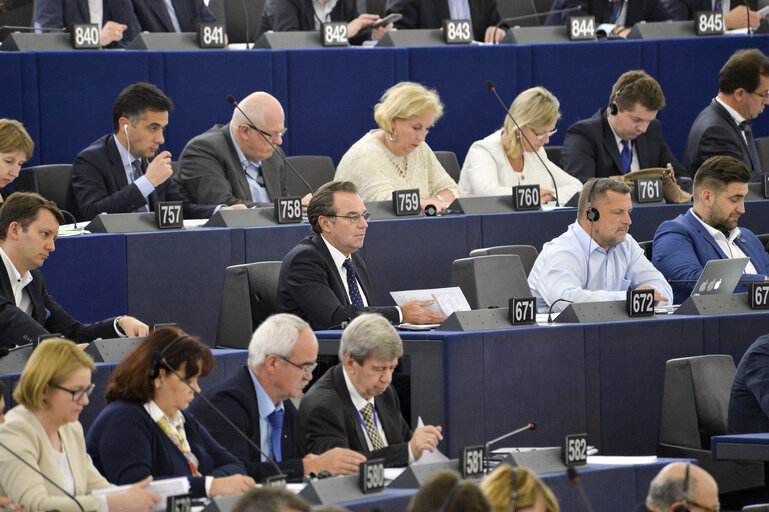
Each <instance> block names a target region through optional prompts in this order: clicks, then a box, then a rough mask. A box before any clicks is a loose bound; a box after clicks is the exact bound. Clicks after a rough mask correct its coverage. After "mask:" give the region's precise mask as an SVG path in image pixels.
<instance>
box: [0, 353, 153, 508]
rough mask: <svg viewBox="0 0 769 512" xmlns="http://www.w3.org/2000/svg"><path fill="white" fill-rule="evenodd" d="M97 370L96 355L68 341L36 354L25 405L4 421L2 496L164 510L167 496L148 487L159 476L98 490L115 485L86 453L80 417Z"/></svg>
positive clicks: (58, 504) (23, 385)
mask: <svg viewBox="0 0 769 512" xmlns="http://www.w3.org/2000/svg"><path fill="white" fill-rule="evenodd" d="M93 369H94V364H93V360H92V359H91V358H90V357H89V356H88V355H87V354H86V353H85V352H83V351H82V350H81V349H80V348H78V346H77V345H75V344H74V343H73V342H71V341H69V340H65V339H63V338H53V339H48V340H45V341H44V342H43V343H41V344H40V345H39V346H38V347H37V348H36V349H35V351H34V352H32V355H31V356H30V358H29V360H28V361H27V364H26V365H25V366H24V371H23V372H22V374H21V379H20V380H19V384H18V386H17V387H16V390H15V391H14V393H13V397H14V398H15V399H16V401H17V402H18V403H19V405H17V406H16V407H14V408H13V409H11V410H10V411H9V412H8V414H6V415H5V417H6V421H5V423H3V424H2V426H0V443H2V446H0V494H2V495H3V496H8V497H10V498H12V499H13V500H14V501H16V502H17V503H19V504H21V505H24V507H25V508H26V509H27V510H59V511H61V512H78V511H82V510H84V509H85V510H95V511H99V512H107V511H108V512H129V511H144V510H152V509H155V508H157V506H158V503H159V502H160V496H158V495H157V494H154V493H151V492H148V491H146V490H144V489H143V488H144V487H146V486H147V485H149V483H150V481H151V478H147V479H144V480H142V481H141V482H139V483H136V484H134V485H132V486H131V487H130V488H128V489H127V490H125V491H122V492H117V493H114V494H110V495H108V496H104V495H101V496H94V495H93V494H92V492H93V491H94V490H97V489H102V488H105V487H112V484H110V483H109V482H108V481H107V480H106V479H105V478H104V477H103V476H102V475H101V474H100V473H99V471H98V470H97V469H96V468H95V467H94V465H93V463H92V462H91V458H90V457H89V456H88V453H86V450H85V439H84V438H83V427H82V426H81V425H80V422H79V421H78V417H79V416H80V412H81V411H82V410H83V407H85V406H86V405H88V397H89V396H90V395H91V393H92V392H93V389H94V385H93V384H92V383H91V372H92V371H93ZM9 449H10V450H13V451H14V452H15V454H16V455H14V454H12V453H11V452H10V451H9ZM20 459H21V460H20ZM30 466H31V467H30ZM33 468H34V469H33ZM41 473H42V474H44V475H46V476H47V477H48V478H50V480H51V481H48V480H46V479H44V478H43V477H42V476H41Z"/></svg>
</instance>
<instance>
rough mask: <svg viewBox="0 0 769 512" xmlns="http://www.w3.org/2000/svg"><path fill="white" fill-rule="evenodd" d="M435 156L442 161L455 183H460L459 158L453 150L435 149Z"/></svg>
mask: <svg viewBox="0 0 769 512" xmlns="http://www.w3.org/2000/svg"><path fill="white" fill-rule="evenodd" d="M435 158H437V159H438V161H439V162H440V163H441V165H442V166H443V168H444V169H446V172H447V173H449V176H451V179H452V180H454V183H459V172H460V168H459V160H457V155H456V154H455V153H454V152H453V151H435Z"/></svg>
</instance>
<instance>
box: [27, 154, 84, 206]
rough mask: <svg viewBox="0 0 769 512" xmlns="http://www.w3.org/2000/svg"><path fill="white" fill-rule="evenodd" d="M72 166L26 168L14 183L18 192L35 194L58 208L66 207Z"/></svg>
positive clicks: (57, 165) (54, 165)
mask: <svg viewBox="0 0 769 512" xmlns="http://www.w3.org/2000/svg"><path fill="white" fill-rule="evenodd" d="M71 173H72V164H52V165H38V166H35V167H26V168H24V169H22V170H21V172H20V173H19V177H18V178H16V181H15V182H14V187H15V188H14V190H16V191H18V192H37V193H38V194H40V195H41V196H43V197H44V198H46V199H48V200H49V201H53V202H54V203H56V206H58V207H59V208H66V207H67V206H66V205H67V186H69V175H70V174H71Z"/></svg>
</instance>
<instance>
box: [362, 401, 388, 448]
mask: <svg viewBox="0 0 769 512" xmlns="http://www.w3.org/2000/svg"><path fill="white" fill-rule="evenodd" d="M360 415H361V417H362V418H363V424H364V425H365V426H366V432H368V438H369V439H371V446H373V447H374V449H375V450H381V449H382V448H384V447H385V444H384V441H382V438H381V437H380V435H379V430H377V428H376V425H374V406H373V405H371V404H370V403H368V404H366V406H365V407H363V409H361V410H360Z"/></svg>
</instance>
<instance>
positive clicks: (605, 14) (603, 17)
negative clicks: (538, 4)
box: [545, 0, 671, 38]
mask: <svg viewBox="0 0 769 512" xmlns="http://www.w3.org/2000/svg"><path fill="white" fill-rule="evenodd" d="M577 6H581V7H582V11H581V12H565V13H554V12H551V14H549V15H548V16H547V19H546V20H545V25H564V24H566V20H567V19H568V17H569V16H573V15H574V14H591V15H593V16H595V22H596V24H598V25H600V24H603V23H609V24H612V25H615V26H614V27H613V31H612V33H611V35H612V36H614V37H622V38H624V37H627V35H628V34H629V33H630V28H631V27H632V26H633V25H635V24H636V23H638V22H639V21H667V20H669V19H671V15H670V13H669V12H668V11H667V9H666V8H665V6H664V5H663V4H662V1H661V0H625V1H624V2H623V1H622V0H619V1H616V2H615V1H612V0H555V2H554V3H553V7H552V8H551V9H550V10H551V11H560V10H562V9H570V8H572V7H577Z"/></svg>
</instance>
